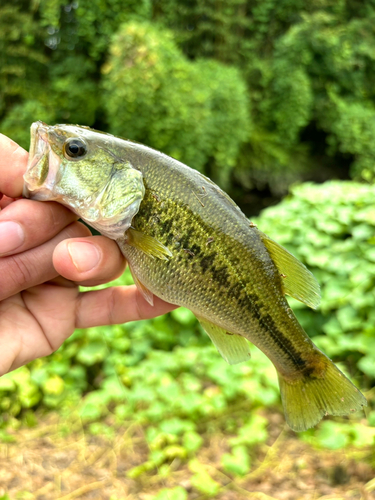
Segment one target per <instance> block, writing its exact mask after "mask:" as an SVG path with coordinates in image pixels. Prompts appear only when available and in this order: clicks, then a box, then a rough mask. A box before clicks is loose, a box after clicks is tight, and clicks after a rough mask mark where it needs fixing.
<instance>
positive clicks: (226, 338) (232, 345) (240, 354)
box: [198, 318, 250, 365]
mask: <svg viewBox="0 0 375 500" xmlns="http://www.w3.org/2000/svg"><path fill="white" fill-rule="evenodd" d="M198 320H199V322H200V324H201V325H202V327H203V329H204V330H205V332H206V333H207V335H208V336H209V337H210V339H211V340H212V342H213V344H214V345H215V347H216V349H217V350H218V351H219V353H220V354H221V355H222V356H223V358H224V359H225V361H226V362H227V363H229V364H230V365H235V364H236V363H242V361H248V360H249V359H250V350H249V344H248V342H247V340H246V339H245V338H244V337H241V335H236V334H233V333H229V332H226V331H225V330H224V329H223V328H220V327H219V326H216V325H214V324H213V323H211V322H210V321H207V320H205V319H202V318H198Z"/></svg>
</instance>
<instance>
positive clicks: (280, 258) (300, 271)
mask: <svg viewBox="0 0 375 500" xmlns="http://www.w3.org/2000/svg"><path fill="white" fill-rule="evenodd" d="M260 236H261V238H262V241H263V243H264V244H265V246H266V248H267V250H268V252H269V254H270V255H271V257H272V260H273V261H274V263H275V265H276V267H277V269H278V270H279V272H280V275H281V276H282V283H283V291H284V293H285V294H286V295H290V296H291V297H294V298H295V299H297V300H299V301H301V302H303V303H304V304H306V305H307V306H309V307H312V308H313V309H316V308H317V307H318V305H319V302H320V287H319V283H318V282H317V281H316V278H315V277H314V275H313V274H312V273H311V272H310V271H309V270H308V269H307V268H306V267H305V266H304V265H303V264H302V262H300V261H299V260H298V259H297V258H296V257H294V255H292V254H291V253H289V252H288V250H286V249H285V248H284V247H282V246H281V245H279V244H278V243H276V241H273V240H271V238H269V237H268V236H266V235H265V234H264V233H261V232H260Z"/></svg>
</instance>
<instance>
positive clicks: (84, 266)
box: [68, 241, 100, 273]
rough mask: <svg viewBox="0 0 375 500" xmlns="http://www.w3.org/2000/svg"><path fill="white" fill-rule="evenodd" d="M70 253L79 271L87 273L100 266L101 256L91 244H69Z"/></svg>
mask: <svg viewBox="0 0 375 500" xmlns="http://www.w3.org/2000/svg"><path fill="white" fill-rule="evenodd" d="M68 251H69V254H70V257H71V259H72V261H73V264H74V265H75V266H76V268H77V271H79V272H80V273H85V272H87V271H90V270H91V269H93V268H94V267H95V266H96V265H98V263H99V260H100V254H99V251H98V249H97V248H96V246H95V245H92V244H91V243H83V242H82V241H77V242H76V243H68Z"/></svg>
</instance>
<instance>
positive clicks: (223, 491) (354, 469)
mask: <svg viewBox="0 0 375 500" xmlns="http://www.w3.org/2000/svg"><path fill="white" fill-rule="evenodd" d="M74 426H75V427H74ZM13 435H14V438H15V441H14V442H9V443H2V444H0V498H3V497H2V495H5V494H8V495H9V499H11V500H13V499H15V500H16V499H17V500H18V499H25V500H34V499H35V500H73V499H82V500H125V499H126V500H151V499H153V498H155V496H156V495H157V493H158V491H159V490H160V489H163V488H172V487H175V486H180V487H182V488H183V489H185V490H186V492H187V493H188V499H189V500H203V499H206V498H208V497H207V496H205V495H202V493H200V492H199V491H197V490H196V489H195V488H194V486H193V485H192V482H191V476H192V473H191V471H190V470H189V468H188V465H187V463H186V461H180V460H178V459H175V460H173V462H172V463H170V464H169V469H168V473H167V474H165V473H163V474H159V471H158V470H154V471H150V473H147V474H145V475H142V476H140V477H138V478H137V479H130V478H128V477H127V476H126V473H127V471H128V470H129V469H130V468H131V467H134V466H135V465H138V464H139V463H142V462H143V461H144V460H145V457H146V454H147V451H148V450H147V445H146V442H145V439H144V436H143V433H142V429H141V428H139V427H134V426H130V427H128V428H125V427H124V428H123V429H119V431H118V433H117V434H116V436H115V437H114V438H113V439H111V440H108V439H106V438H103V437H99V436H91V435H89V434H88V433H87V432H86V431H85V430H84V429H83V428H82V427H81V428H80V426H79V424H78V426H77V423H75V424H74V425H73V426H72V429H67V428H65V430H64V428H62V427H61V425H59V422H58V417H55V416H50V417H48V419H44V420H42V421H41V422H39V424H38V426H37V427H35V428H32V429H30V428H28V429H18V430H16V431H14V432H13ZM271 439H272V440H273V442H272V443H271V444H272V445H270V446H265V445H264V446H263V448H262V449H260V450H259V456H258V457H257V461H256V462H255V463H254V465H253V467H252V469H251V472H250V473H249V474H248V475H247V476H245V477H243V478H240V479H238V478H237V479H235V480H234V479H233V478H231V477H230V476H229V475H228V474H226V473H224V472H223V470H222V468H221V466H220V457H221V455H222V453H223V451H226V450H225V449H223V447H225V444H224V443H223V437H222V436H215V437H213V438H212V439H211V440H210V442H208V443H206V444H205V446H204V447H203V448H202V449H201V450H200V452H199V454H198V456H197V457H196V458H197V459H198V460H199V461H200V463H201V464H202V468H204V469H205V471H206V472H208V474H209V475H210V476H211V478H212V479H214V480H215V481H216V482H217V483H219V484H220V485H221V487H220V489H219V492H218V493H217V494H215V495H214V498H217V499H218V500H245V499H258V500H344V499H345V500H370V499H375V470H374V468H373V467H372V466H371V465H370V461H371V460H370V453H371V451H370V450H369V449H367V450H363V449H362V450H360V451H359V450H351V451H348V450H346V451H345V453H344V452H340V451H327V450H316V449H313V448H311V447H310V446H309V445H308V444H306V443H303V442H301V441H300V440H298V439H296V438H295V437H294V435H292V433H290V432H288V431H285V430H282V431H281V433H279V434H278V436H276V438H275V439H274V438H271ZM4 498H7V497H6V496H5V497H4ZM166 498H168V497H166Z"/></svg>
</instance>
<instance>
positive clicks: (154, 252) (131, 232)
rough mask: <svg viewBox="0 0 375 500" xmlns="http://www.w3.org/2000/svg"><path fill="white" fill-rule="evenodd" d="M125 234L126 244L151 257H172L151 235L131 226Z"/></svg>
mask: <svg viewBox="0 0 375 500" xmlns="http://www.w3.org/2000/svg"><path fill="white" fill-rule="evenodd" d="M126 236H127V240H126V243H127V244H128V245H130V246H132V247H136V248H138V249H139V250H142V252H144V253H145V254H147V255H149V256H150V257H152V258H155V257H156V258H157V259H161V260H168V258H169V257H172V253H171V251H170V250H169V249H168V248H167V247H166V246H164V245H163V244H162V243H160V241H158V240H157V239H156V238H154V237H152V236H148V235H147V234H144V233H141V232H140V231H136V230H135V229H133V228H132V227H131V228H129V229H128V230H127V232H126Z"/></svg>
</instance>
